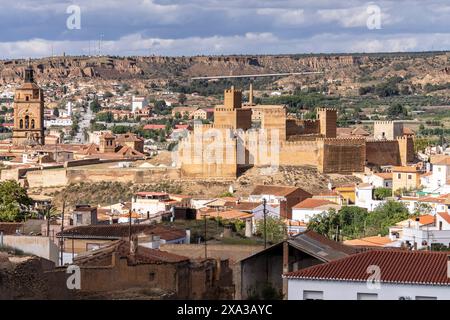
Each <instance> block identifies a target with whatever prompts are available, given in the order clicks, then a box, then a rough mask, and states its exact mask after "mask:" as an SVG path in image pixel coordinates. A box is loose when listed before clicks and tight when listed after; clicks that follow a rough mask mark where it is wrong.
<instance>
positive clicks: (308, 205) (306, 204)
mask: <svg viewBox="0 0 450 320" xmlns="http://www.w3.org/2000/svg"><path fill="white" fill-rule="evenodd" d="M324 205H336V206H337V205H338V204H336V203H334V202H331V201H328V200H322V199H314V198H308V199H305V200H303V201H301V202H299V203H297V204H296V205H295V206H293V207H292V209H314V208H317V207H321V206H324Z"/></svg>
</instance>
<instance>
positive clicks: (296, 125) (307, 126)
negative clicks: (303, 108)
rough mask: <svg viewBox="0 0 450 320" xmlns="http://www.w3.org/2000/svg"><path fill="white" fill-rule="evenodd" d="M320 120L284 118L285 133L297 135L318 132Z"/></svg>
mask: <svg viewBox="0 0 450 320" xmlns="http://www.w3.org/2000/svg"><path fill="white" fill-rule="evenodd" d="M319 133H320V122H319V120H299V119H287V120H286V135H287V136H292V135H299V134H319Z"/></svg>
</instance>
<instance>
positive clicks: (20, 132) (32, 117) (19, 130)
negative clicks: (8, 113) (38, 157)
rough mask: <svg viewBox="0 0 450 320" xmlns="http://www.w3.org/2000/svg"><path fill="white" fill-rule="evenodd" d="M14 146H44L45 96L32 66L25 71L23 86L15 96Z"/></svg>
mask: <svg viewBox="0 0 450 320" xmlns="http://www.w3.org/2000/svg"><path fill="white" fill-rule="evenodd" d="M12 141H13V144H14V145H16V146H24V145H44V143H45V136H44V94H43V92H42V89H41V88H39V87H38V86H37V84H36V83H35V82H34V73H33V68H32V67H31V65H28V67H27V68H26V69H25V79H24V83H23V84H22V86H20V87H19V88H17V89H16V92H15V95H14V128H13V136H12Z"/></svg>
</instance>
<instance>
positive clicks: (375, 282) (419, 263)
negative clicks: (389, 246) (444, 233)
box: [283, 249, 450, 300]
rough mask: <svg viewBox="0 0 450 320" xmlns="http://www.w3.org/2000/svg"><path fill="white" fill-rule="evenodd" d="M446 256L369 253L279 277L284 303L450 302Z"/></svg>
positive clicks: (432, 252)
mask: <svg viewBox="0 0 450 320" xmlns="http://www.w3.org/2000/svg"><path fill="white" fill-rule="evenodd" d="M448 259H449V255H448V253H447V252H437V251H406V250H394V249H393V250H370V251H366V252H363V253H359V254H355V255H351V256H348V257H345V258H342V259H340V260H337V261H332V262H328V263H324V264H320V265H315V266H312V267H309V268H306V269H302V270H298V271H294V272H290V273H287V274H284V275H283V278H284V279H286V280H287V287H288V296H287V297H288V300H312V299H314V300H449V299H450V272H449V270H448V269H449V260H448Z"/></svg>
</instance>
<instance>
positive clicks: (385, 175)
mask: <svg viewBox="0 0 450 320" xmlns="http://www.w3.org/2000/svg"><path fill="white" fill-rule="evenodd" d="M374 175H375V176H377V177H380V178H382V179H384V180H392V172H379V173H374Z"/></svg>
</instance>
